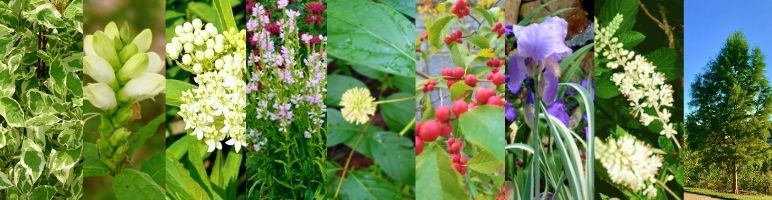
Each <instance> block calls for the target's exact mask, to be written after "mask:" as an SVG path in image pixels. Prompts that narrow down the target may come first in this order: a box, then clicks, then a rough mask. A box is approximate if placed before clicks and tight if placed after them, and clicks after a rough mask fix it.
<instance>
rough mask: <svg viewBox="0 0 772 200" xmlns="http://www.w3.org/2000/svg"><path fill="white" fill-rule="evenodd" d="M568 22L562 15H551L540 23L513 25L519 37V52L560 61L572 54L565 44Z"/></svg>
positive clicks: (521, 54) (534, 57) (539, 58)
mask: <svg viewBox="0 0 772 200" xmlns="http://www.w3.org/2000/svg"><path fill="white" fill-rule="evenodd" d="M567 26H568V22H566V20H563V19H562V18H560V17H550V18H547V19H546V20H544V22H542V23H540V24H536V23H534V24H531V25H528V26H518V25H515V26H514V27H513V32H514V34H515V37H516V38H517V52H518V54H519V55H520V56H522V57H531V58H533V59H536V60H538V61H541V62H544V61H545V60H547V59H551V60H554V61H559V60H561V59H563V57H565V56H567V55H569V54H571V49H570V48H568V46H566V44H565V40H566V34H567V33H568V31H567V29H566V28H567Z"/></svg>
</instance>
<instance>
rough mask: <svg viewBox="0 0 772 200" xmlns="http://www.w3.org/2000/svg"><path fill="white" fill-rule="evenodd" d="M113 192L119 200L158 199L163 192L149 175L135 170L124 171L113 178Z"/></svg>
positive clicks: (161, 196)
mask: <svg viewBox="0 0 772 200" xmlns="http://www.w3.org/2000/svg"><path fill="white" fill-rule="evenodd" d="M113 190H114V191H115V197H116V198H117V199H119V200H142V199H160V198H163V196H164V192H163V189H162V188H161V186H158V184H156V183H155V182H153V178H151V177H150V176H149V175H147V174H145V173H142V172H140V171H137V170H135V169H131V168H128V169H124V170H123V171H122V172H121V173H120V174H118V175H116V176H115V178H113Z"/></svg>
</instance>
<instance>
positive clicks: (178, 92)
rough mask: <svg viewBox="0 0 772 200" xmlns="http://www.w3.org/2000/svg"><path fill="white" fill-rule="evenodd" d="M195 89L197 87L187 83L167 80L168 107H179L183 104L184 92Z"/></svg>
mask: <svg viewBox="0 0 772 200" xmlns="http://www.w3.org/2000/svg"><path fill="white" fill-rule="evenodd" d="M195 88H196V86H195V85H193V84H190V83H188V82H185V81H180V80H175V79H166V105H170V106H176V107H179V106H180V104H182V101H181V100H180V97H182V92H183V91H188V90H192V89H195Z"/></svg>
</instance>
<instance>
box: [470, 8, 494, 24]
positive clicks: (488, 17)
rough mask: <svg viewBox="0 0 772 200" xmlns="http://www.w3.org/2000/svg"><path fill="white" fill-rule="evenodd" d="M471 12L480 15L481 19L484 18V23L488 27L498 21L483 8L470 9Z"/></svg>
mask: <svg viewBox="0 0 772 200" xmlns="http://www.w3.org/2000/svg"><path fill="white" fill-rule="evenodd" d="M472 12H475V13H478V14H479V15H482V16H483V18H485V22H487V24H488V25H493V23H496V22H498V20H496V15H494V14H493V13H491V12H489V11H488V10H485V9H484V8H481V7H474V8H472Z"/></svg>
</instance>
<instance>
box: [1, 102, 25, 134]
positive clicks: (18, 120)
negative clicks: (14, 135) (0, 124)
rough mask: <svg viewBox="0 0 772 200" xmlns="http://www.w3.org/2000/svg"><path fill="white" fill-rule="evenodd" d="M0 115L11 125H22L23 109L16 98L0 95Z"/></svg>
mask: <svg viewBox="0 0 772 200" xmlns="http://www.w3.org/2000/svg"><path fill="white" fill-rule="evenodd" d="M0 115H2V116H3V118H5V122H6V123H8V125H9V126H11V127H22V126H24V122H25V120H24V111H22V109H21V106H19V103H18V102H16V100H14V99H11V98H10V97H0Z"/></svg>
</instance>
